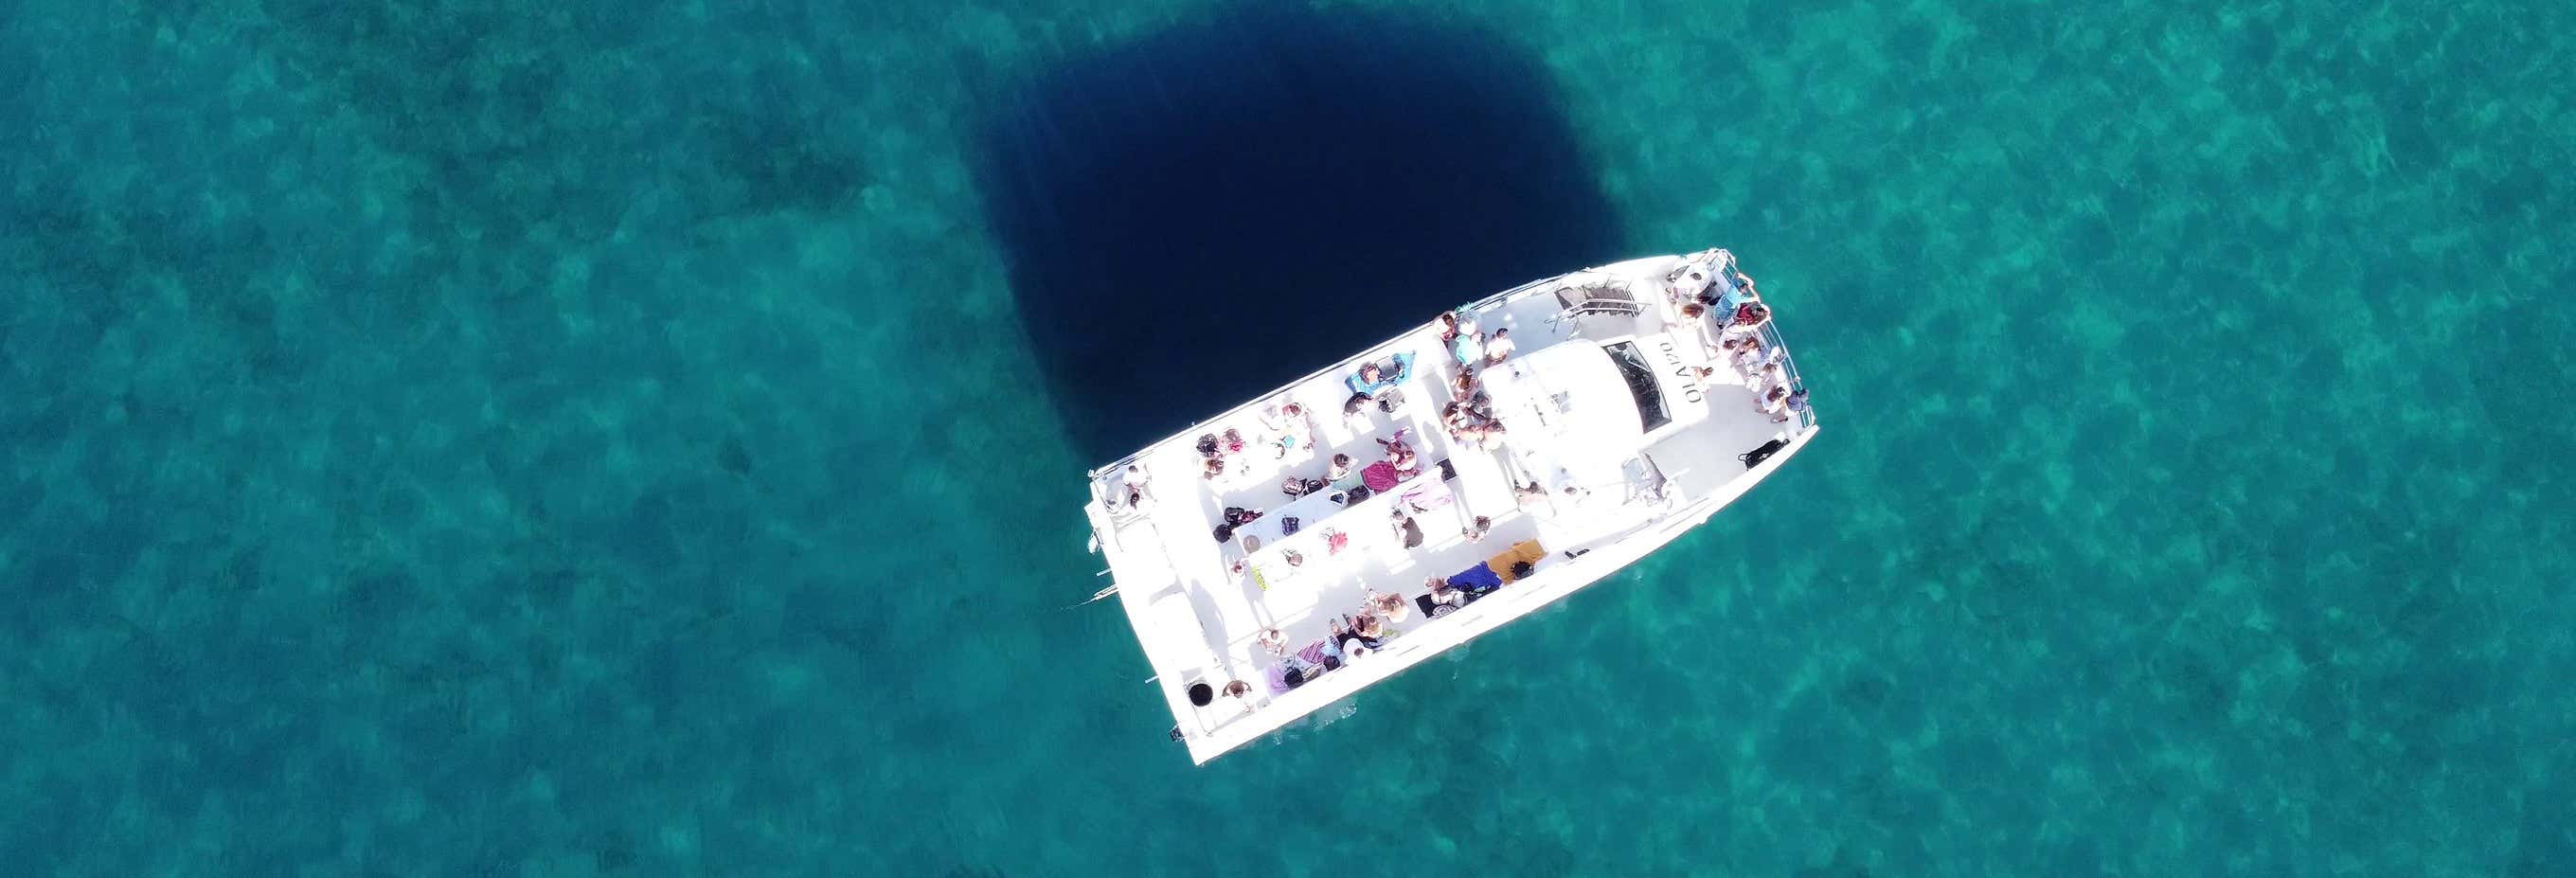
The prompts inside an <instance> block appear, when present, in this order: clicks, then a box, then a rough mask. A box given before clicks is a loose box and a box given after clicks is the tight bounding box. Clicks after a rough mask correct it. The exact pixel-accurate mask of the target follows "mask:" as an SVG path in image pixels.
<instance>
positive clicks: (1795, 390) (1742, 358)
mask: <svg viewBox="0 0 2576 878" xmlns="http://www.w3.org/2000/svg"><path fill="white" fill-rule="evenodd" d="M1717 347H1718V349H1717V352H1716V354H1715V356H1717V357H1719V358H1721V359H1724V360H1726V361H1727V362H1728V363H1730V364H1732V365H1733V366H1734V367H1735V374H1736V377H1737V379H1738V380H1740V381H1742V382H1743V383H1744V386H1745V388H1746V389H1748V390H1751V391H1753V408H1754V410H1755V411H1759V412H1762V413H1763V414H1767V415H1770V416H1771V420H1773V421H1775V422H1780V421H1787V420H1789V419H1790V418H1793V417H1796V416H1797V415H1798V414H1799V413H1802V412H1805V411H1806V410H1807V389H1806V388H1803V387H1796V386H1793V385H1792V384H1791V382H1790V381H1789V372H1788V369H1787V368H1785V367H1784V366H1783V365H1782V364H1783V363H1785V362H1786V361H1787V360H1788V359H1789V353H1788V351H1786V350H1783V349H1781V348H1777V347H1773V346H1770V345H1766V344H1763V343H1762V337H1761V336H1759V335H1754V334H1752V333H1745V334H1742V335H1729V336H1724V337H1722V338H1720V339H1718V342H1717Z"/></svg>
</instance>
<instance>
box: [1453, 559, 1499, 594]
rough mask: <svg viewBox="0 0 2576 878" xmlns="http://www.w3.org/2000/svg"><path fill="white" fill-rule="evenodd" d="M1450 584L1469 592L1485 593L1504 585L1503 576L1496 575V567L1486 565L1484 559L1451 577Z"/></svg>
mask: <svg viewBox="0 0 2576 878" xmlns="http://www.w3.org/2000/svg"><path fill="white" fill-rule="evenodd" d="M1449 584H1450V585H1451V586H1454V587H1457V588H1459V589H1463V590H1465V591H1466V592H1467V593H1468V594H1484V593H1485V592H1489V591H1493V590H1494V589H1498V588H1501V587H1503V578H1502V577H1500V576H1496V575H1494V568H1491V567H1487V566H1485V562H1483V561H1478V562H1476V566H1474V567H1469V568H1467V569H1465V570H1461V571H1459V572H1458V575H1456V576H1452V577H1449Z"/></svg>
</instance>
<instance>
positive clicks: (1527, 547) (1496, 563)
mask: <svg viewBox="0 0 2576 878" xmlns="http://www.w3.org/2000/svg"><path fill="white" fill-rule="evenodd" d="M1545 557H1547V550H1546V549H1542V548H1539V546H1538V541H1537V540H1522V541H1520V542H1517V543H1513V544H1512V548H1511V550H1510V551H1507V552H1504V553H1502V554H1500V555H1495V556H1494V557H1491V558H1487V559H1485V566H1487V567H1491V568H1493V569H1494V575H1495V576H1500V577H1502V578H1503V582H1504V584H1506V585H1508V584H1510V583H1511V581H1512V580H1515V579H1519V578H1520V577H1517V576H1513V575H1512V565H1513V564H1515V563H1518V562H1522V561H1527V562H1529V563H1530V566H1532V567H1536V566H1538V562H1539V559H1541V558H1545Z"/></svg>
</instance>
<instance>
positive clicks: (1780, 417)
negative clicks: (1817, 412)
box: [1771, 387, 1807, 422]
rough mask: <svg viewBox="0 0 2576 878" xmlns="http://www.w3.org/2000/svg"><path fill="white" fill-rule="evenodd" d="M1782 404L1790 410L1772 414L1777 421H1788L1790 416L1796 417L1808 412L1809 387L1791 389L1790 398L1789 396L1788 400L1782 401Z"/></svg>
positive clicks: (1772, 418) (1772, 417)
mask: <svg viewBox="0 0 2576 878" xmlns="http://www.w3.org/2000/svg"><path fill="white" fill-rule="evenodd" d="M1781 406H1782V407H1783V408H1786V409H1788V411H1784V412H1781V413H1779V414H1777V415H1773V416H1771V420H1773V421H1775V422H1779V421H1787V420H1789V419H1790V418H1794V417H1797V416H1799V415H1802V414H1806V413H1807V389H1806V388H1804V387H1801V388H1798V389H1796V390H1792V391H1789V398H1788V399H1786V400H1783V401H1781Z"/></svg>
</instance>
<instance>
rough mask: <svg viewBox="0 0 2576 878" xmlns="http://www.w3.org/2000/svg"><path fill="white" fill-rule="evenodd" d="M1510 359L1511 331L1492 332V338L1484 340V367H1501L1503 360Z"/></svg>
mask: <svg viewBox="0 0 2576 878" xmlns="http://www.w3.org/2000/svg"><path fill="white" fill-rule="evenodd" d="M1511 358H1512V331H1511V330H1508V329H1497V330H1494V335H1493V337H1491V338H1488V339H1485V365H1487V366H1499V365H1502V363H1503V361H1504V360H1508V359H1511Z"/></svg>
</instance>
